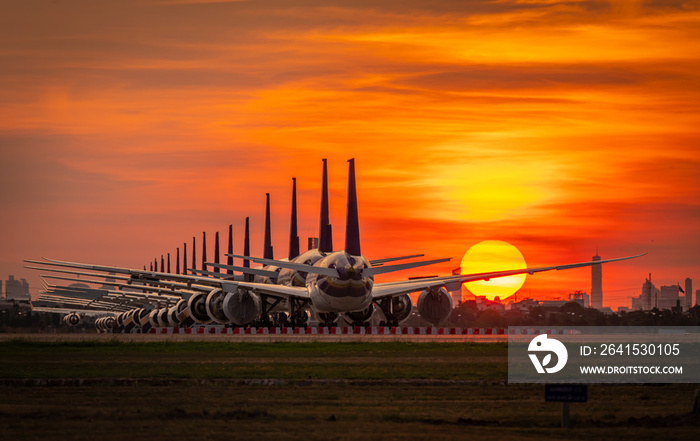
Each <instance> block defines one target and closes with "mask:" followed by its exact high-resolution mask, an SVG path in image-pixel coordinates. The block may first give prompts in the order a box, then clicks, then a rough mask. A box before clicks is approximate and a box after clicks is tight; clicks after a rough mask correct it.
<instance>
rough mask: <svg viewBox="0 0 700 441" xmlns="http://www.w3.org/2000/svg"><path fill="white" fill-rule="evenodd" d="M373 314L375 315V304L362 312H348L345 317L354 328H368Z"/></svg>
mask: <svg viewBox="0 0 700 441" xmlns="http://www.w3.org/2000/svg"><path fill="white" fill-rule="evenodd" d="M372 314H374V304H370V305H369V306H368V307H367V308H366V309H363V310H362V311H353V312H346V313H345V314H343V315H344V316H345V318H346V319H347V320H348V321H349V322H350V323H352V324H353V326H367V324H368V322H369V319H371V318H372Z"/></svg>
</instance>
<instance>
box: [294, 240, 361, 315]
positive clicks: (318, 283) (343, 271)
mask: <svg viewBox="0 0 700 441" xmlns="http://www.w3.org/2000/svg"><path fill="white" fill-rule="evenodd" d="M314 266H316V267H321V268H332V269H335V270H337V271H338V277H334V276H327V275H321V274H315V273H311V274H309V275H308V276H307V278H306V286H307V288H308V290H309V295H310V297H311V302H312V303H313V306H314V309H316V310H317V311H319V312H335V313H340V312H352V311H362V310H365V309H367V308H368V307H369V306H370V305H371V304H372V287H373V286H374V278H373V277H364V276H363V275H362V273H363V270H364V269H365V268H370V267H371V265H370V263H369V261H368V260H367V259H366V258H365V257H364V256H352V255H350V254H348V253H346V252H345V251H336V252H333V253H330V254H328V255H327V256H325V257H323V258H322V259H321V260H319V261H318V262H316V264H314Z"/></svg>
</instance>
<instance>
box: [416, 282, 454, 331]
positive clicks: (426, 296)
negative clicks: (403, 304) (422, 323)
mask: <svg viewBox="0 0 700 441" xmlns="http://www.w3.org/2000/svg"><path fill="white" fill-rule="evenodd" d="M416 306H417V308H418V313H419V314H420V316H421V317H423V319H425V320H426V321H427V322H429V323H431V324H433V325H436V326H437V325H439V324H440V323H442V322H444V321H445V320H447V317H449V316H450V313H451V312H452V296H451V295H450V293H449V292H448V291H447V289H446V288H445V287H444V286H440V287H437V286H434V287H432V288H428V289H426V290H424V291H423V292H421V293H420V295H419V296H418V302H417V304H416Z"/></svg>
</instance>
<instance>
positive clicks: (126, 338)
mask: <svg viewBox="0 0 700 441" xmlns="http://www.w3.org/2000/svg"><path fill="white" fill-rule="evenodd" d="M15 339H22V340H29V341H45V342H83V341H99V342H108V341H115V340H116V341H120V342H134V343H140V342H162V341H171V342H181V341H182V342H192V341H219V342H223V341H229V342H236V343H240V342H251V343H272V342H299V343H309V342H401V341H403V342H424V343H436V342H444V343H458V342H471V343H496V342H507V341H508V336H507V335H466V334H465V335H462V334H459V335H449V334H448V335H439V334H429V335H420V334H414V335H395V334H394V335H391V334H387V335H372V334H208V333H206V334H205V333H202V334H197V333H194V334H167V333H165V334H164V333H153V334H120V333H115V334H110V333H104V334H98V333H82V332H74V333H55V334H48V333H44V334H28V333H26V334H0V341H7V340H15Z"/></svg>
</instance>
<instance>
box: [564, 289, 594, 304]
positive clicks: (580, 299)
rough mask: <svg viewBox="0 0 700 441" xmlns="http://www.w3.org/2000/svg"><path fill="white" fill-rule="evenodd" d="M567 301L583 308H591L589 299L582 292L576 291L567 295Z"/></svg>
mask: <svg viewBox="0 0 700 441" xmlns="http://www.w3.org/2000/svg"><path fill="white" fill-rule="evenodd" d="M569 301H570V302H576V303H578V304H579V305H581V306H583V307H584V308H590V306H591V302H590V297H589V296H588V294H586V293H585V292H583V291H576V292H574V293H572V294H569Z"/></svg>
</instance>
